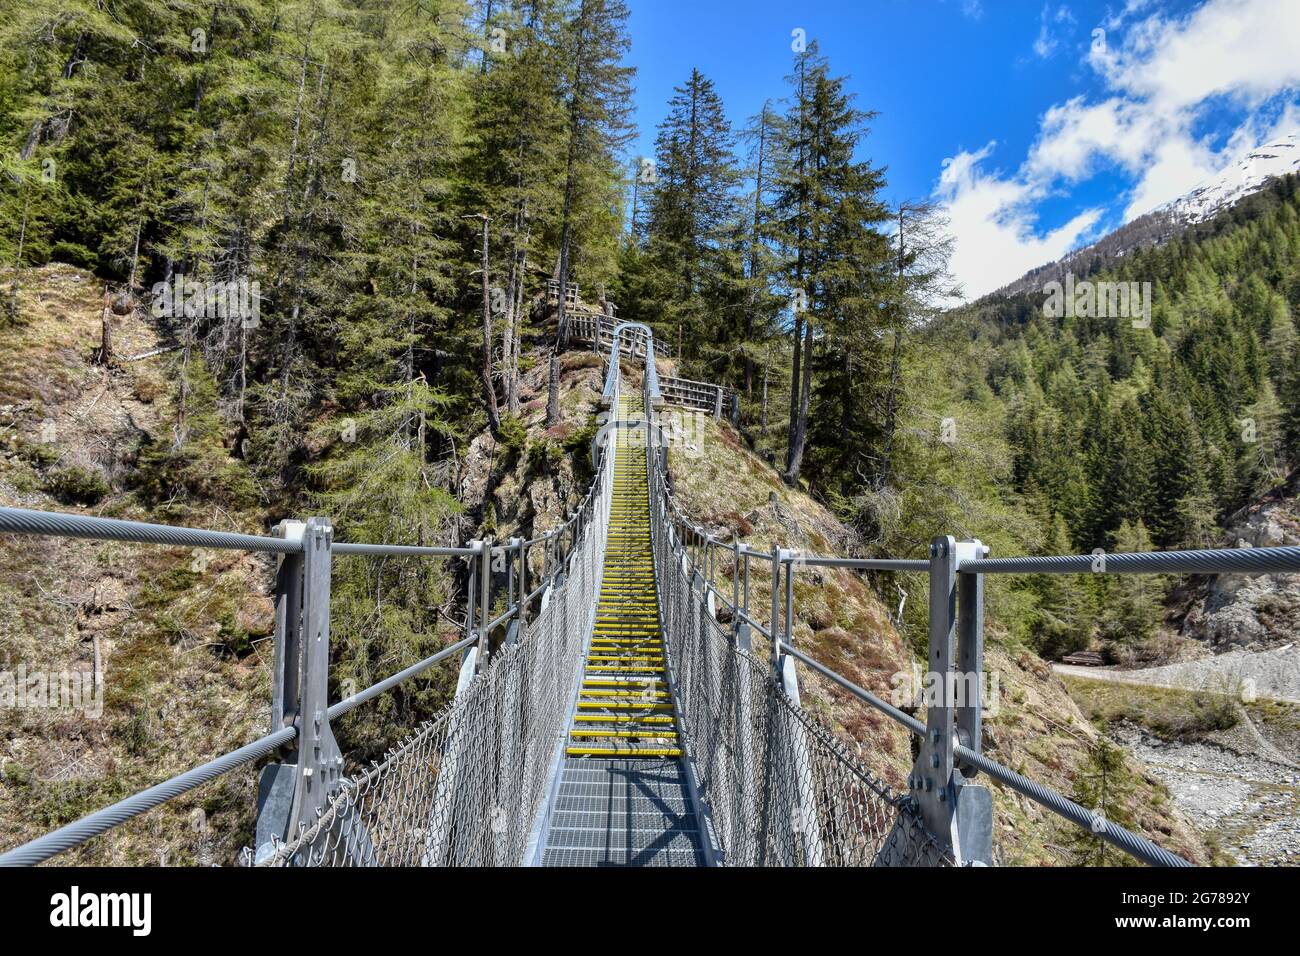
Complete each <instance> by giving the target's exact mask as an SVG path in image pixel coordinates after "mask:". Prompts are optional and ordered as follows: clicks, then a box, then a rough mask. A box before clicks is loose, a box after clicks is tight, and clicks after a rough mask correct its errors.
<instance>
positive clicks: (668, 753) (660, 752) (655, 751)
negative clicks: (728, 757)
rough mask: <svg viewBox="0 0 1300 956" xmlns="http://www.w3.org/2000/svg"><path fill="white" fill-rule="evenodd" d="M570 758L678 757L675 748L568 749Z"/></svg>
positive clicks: (677, 751)
mask: <svg viewBox="0 0 1300 956" xmlns="http://www.w3.org/2000/svg"><path fill="white" fill-rule="evenodd" d="M565 753H567V754H568V755H569V756H570V757H680V756H681V755H682V752H681V750H680V749H679V748H677V747H669V748H660V747H569V748H568V749H567V750H566V751H565Z"/></svg>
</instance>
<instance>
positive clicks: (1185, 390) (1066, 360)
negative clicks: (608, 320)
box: [909, 177, 1300, 658]
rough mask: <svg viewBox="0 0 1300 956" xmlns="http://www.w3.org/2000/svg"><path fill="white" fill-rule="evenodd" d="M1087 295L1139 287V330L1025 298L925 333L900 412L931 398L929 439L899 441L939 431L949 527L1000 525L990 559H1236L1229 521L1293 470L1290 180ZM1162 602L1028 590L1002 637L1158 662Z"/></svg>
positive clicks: (1128, 266)
mask: <svg viewBox="0 0 1300 956" xmlns="http://www.w3.org/2000/svg"><path fill="white" fill-rule="evenodd" d="M1090 278H1091V279H1093V280H1096V281H1103V280H1111V281H1124V282H1149V283H1151V289H1152V295H1151V301H1152V310H1151V313H1152V314H1151V324H1150V328H1142V327H1140V326H1141V323H1140V322H1139V323H1136V324H1135V323H1134V322H1133V321H1130V320H1129V319H1128V318H1086V317H1077V316H1076V317H1062V318H1052V317H1049V316H1048V315H1046V314H1045V310H1044V308H1043V301H1044V296H1043V295H1041V294H1034V295H1030V294H1022V295H1018V296H1015V297H1011V298H997V297H994V298H990V299H988V300H985V301H984V302H982V303H981V304H979V305H978V306H976V307H973V308H970V309H967V310H964V311H961V312H957V313H953V314H950V315H947V316H945V318H944V319H943V321H942V322H939V323H936V324H934V325H932V326H931V327H929V328H927V329H925V330H924V332H923V341H924V345H923V347H922V348H921V349H920V350H919V351H918V352H917V353H915V354H916V359H917V361H916V364H915V367H914V368H913V374H914V375H916V376H919V377H918V378H917V380H916V381H915V383H914V387H915V389H916V392H915V393H914V394H920V393H922V392H923V391H924V392H928V393H929V394H930V395H931V396H933V397H932V399H931V400H930V401H929V402H928V403H927V404H926V408H927V409H928V415H929V418H930V419H931V421H930V422H929V424H928V426H927V423H926V421H925V417H924V416H923V417H922V418H920V419H918V420H916V422H915V424H916V426H917V427H918V428H920V429H926V428H927V427H928V428H929V429H930V430H935V431H937V429H938V427H939V419H940V418H942V417H952V418H954V419H955V433H956V440H955V441H954V442H953V443H952V444H951V446H950V447H943V448H942V451H941V452H940V457H941V458H943V457H950V459H951V461H952V463H953V465H954V466H955V467H954V472H953V474H954V476H955V477H954V479H953V480H954V483H955V484H957V485H958V486H960V487H961V488H963V489H964V491H963V494H968V495H970V496H971V500H972V501H973V502H974V503H975V505H976V508H975V511H974V512H973V514H972V516H971V517H969V518H967V519H966V520H965V521H964V522H962V523H963V524H964V525H965V526H966V527H967V528H968V529H969V530H970V531H971V532H972V533H983V534H984V535H985V537H986V539H987V538H988V537H989V532H987V531H986V528H987V525H986V524H985V523H984V522H982V521H980V520H978V517H977V516H978V515H979V514H980V512H981V510H982V509H986V508H997V507H1004V508H1006V509H1008V514H1009V515H1010V513H1012V512H1014V515H1015V520H1013V521H1008V522H1005V523H1003V524H1002V530H1001V532H1000V533H999V534H997V535H996V536H995V537H994V544H995V547H996V548H998V549H999V550H1001V551H1002V553H1012V552H1032V551H1041V552H1044V553H1064V552H1069V553H1086V552H1089V551H1092V550H1094V549H1096V548H1102V549H1105V550H1107V551H1116V550H1119V551H1131V550H1150V549H1152V548H1197V547H1208V546H1218V545H1220V544H1225V543H1226V544H1234V543H1235V541H1227V542H1225V541H1224V540H1223V533H1224V530H1225V529H1226V528H1227V527H1228V526H1229V525H1231V524H1232V523H1233V516H1234V514H1235V513H1236V512H1238V511H1239V510H1240V509H1242V508H1244V507H1246V506H1247V505H1249V504H1250V503H1251V502H1252V501H1254V500H1255V499H1257V498H1258V497H1259V496H1261V495H1262V494H1264V493H1265V492H1267V491H1269V490H1270V489H1273V488H1275V487H1277V486H1279V485H1281V484H1283V483H1284V480H1285V478H1286V476H1287V475H1288V474H1290V473H1291V471H1292V469H1294V467H1295V464H1296V460H1297V456H1298V455H1300V353H1297V335H1296V333H1297V329H1296V323H1295V316H1296V314H1297V309H1300V187H1298V184H1297V180H1296V178H1295V177H1288V178H1286V179H1283V180H1276V181H1274V183H1273V184H1272V185H1271V186H1270V187H1269V188H1268V189H1267V190H1265V191H1264V192H1263V193H1261V194H1259V195H1256V196H1254V197H1252V198H1250V199H1247V200H1246V201H1244V202H1242V203H1241V204H1239V205H1238V206H1237V207H1235V208H1233V209H1232V210H1229V211H1228V212H1226V213H1224V214H1222V215H1221V216H1220V217H1219V218H1218V219H1216V220H1215V221H1213V222H1212V223H1209V224H1207V225H1206V226H1205V227H1202V228H1201V229H1199V230H1196V231H1193V232H1188V233H1185V234H1184V235H1182V236H1180V237H1179V238H1177V239H1175V240H1173V241H1171V242H1169V243H1168V244H1166V245H1163V246H1159V247H1156V248H1152V249H1148V250H1144V251H1142V252H1139V253H1137V254H1135V255H1132V256H1130V257H1125V258H1124V259H1123V261H1122V264H1121V265H1120V266H1118V267H1116V268H1114V269H1112V270H1108V271H1103V272H1099V273H1096V274H1094V275H1092V276H1090ZM918 464H921V465H922V466H923V467H921V468H919V469H918V468H915V467H912V468H910V469H909V472H910V475H911V478H912V482H913V484H919V485H920V486H925V485H926V484H927V481H926V475H927V474H929V473H931V459H930V458H928V457H926V456H922V457H921V458H920V459H919V460H918ZM972 472H978V473H979V475H980V477H978V478H975V477H973V476H972ZM990 480H992V481H993V482H994V483H995V484H994V486H993V487H989V486H988V484H987V483H988V482H989V481H990ZM981 485H984V487H983V489H981V487H980V486H981ZM935 490H937V491H939V493H940V494H942V487H940V488H938V489H935ZM912 520H914V518H913V519H912ZM1175 583H1176V582H1173V581H1168V580H1151V579H1146V578H1145V577H1131V578H1129V577H1125V578H1117V579H1110V580H1106V579H1104V578H1100V577H1099V578H1097V579H1096V580H1088V581H1082V580H1080V579H1073V578H1056V579H1047V578H1044V579H1041V580H1038V581H1031V582H1028V583H1027V584H1026V587H1025V590H1023V591H1022V592H1020V593H1018V594H1015V595H1008V599H1009V600H1014V603H1016V604H1017V605H1018V608H1017V610H1016V612H1015V613H1014V615H1013V616H1012V617H1011V618H1010V619H1009V620H1008V621H1007V623H1008V624H1009V625H1011V626H1012V628H1013V629H1014V630H1018V631H1019V633H1021V634H1023V635H1024V636H1026V637H1029V638H1032V640H1033V641H1034V642H1035V644H1036V646H1037V647H1038V648H1039V649H1040V650H1041V651H1042V652H1044V653H1045V654H1048V655H1053V656H1054V655H1057V654H1060V653H1063V652H1065V651H1068V650H1070V649H1074V648H1078V647H1082V646H1085V645H1087V644H1088V643H1089V641H1091V640H1100V641H1101V642H1103V644H1104V645H1105V646H1107V647H1108V648H1109V649H1110V650H1111V651H1113V652H1114V653H1115V654H1116V655H1117V656H1119V657H1121V658H1122V657H1124V656H1125V655H1128V654H1134V653H1136V654H1139V655H1146V653H1147V652H1148V651H1150V653H1151V654H1152V655H1154V654H1155V650H1154V649H1152V648H1145V647H1144V643H1145V642H1146V641H1148V639H1151V638H1152V637H1153V636H1154V634H1155V632H1156V629H1157V627H1158V625H1159V624H1160V623H1161V620H1162V617H1163V610H1162V608H1163V604H1164V599H1165V597H1166V592H1167V590H1168V589H1169V588H1170V587H1171V586H1173V585H1174V584H1175Z"/></svg>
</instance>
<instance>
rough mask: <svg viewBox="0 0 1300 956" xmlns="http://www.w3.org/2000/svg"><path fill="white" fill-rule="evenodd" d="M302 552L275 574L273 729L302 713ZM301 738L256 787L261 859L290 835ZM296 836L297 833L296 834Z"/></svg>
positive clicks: (289, 533)
mask: <svg viewBox="0 0 1300 956" xmlns="http://www.w3.org/2000/svg"><path fill="white" fill-rule="evenodd" d="M306 528H307V526H306V525H305V524H304V523H303V522H301V521H291V520H288V519H286V520H284V521H281V522H280V523H279V524H278V525H276V526H275V531H274V534H275V536H276V537H277V538H284V539H285V540H287V541H296V542H298V543H299V544H301V543H302V541H303V535H304V532H305V531H306ZM302 585H303V555H302V552H300V551H299V552H290V553H288V554H282V555H280V559H279V566H278V567H277V568H276V574H275V657H274V661H273V663H272V667H273V671H272V677H271V731H272V732H275V731H277V730H283V729H284V728H286V727H292V726H294V725H295V724H296V723H297V722H298V721H299V719H300V715H301V713H302V646H303V638H302V635H303V620H302ZM298 744H299V740H298V738H296V737H295V738H294V740H293V741H292V742H291V743H289V744H286V745H285V748H284V750H283V752H282V758H283V762H280V763H272V764H268V765H267V766H266V767H264V768H262V773H261V776H260V778H259V780H258V786H257V824H256V836H255V840H254V846H255V847H256V858H257V859H258V860H259V861H260V860H262V859H265V858H266V857H269V856H271V855H272V854H273V853H274V852H275V844H276V842H277V841H284V840H287V839H289V836H290V832H291V831H290V817H291V816H292V814H293V811H294V800H295V797H296V795H297V788H298V767H297V765H298V763H299V747H298ZM295 835H296V833H295Z"/></svg>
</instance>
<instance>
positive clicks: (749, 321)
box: [745, 103, 767, 395]
mask: <svg viewBox="0 0 1300 956" xmlns="http://www.w3.org/2000/svg"><path fill="white" fill-rule="evenodd" d="M766 145H767V104H766V103H764V104H763V113H762V116H761V118H760V119H759V121H758V163H757V165H756V166H755V170H754V222H753V228H752V231H751V234H750V239H749V242H750V246H749V303H748V305H747V307H746V309H745V344H746V346H748V345H750V344H752V343H753V341H754V319H755V312H756V311H757V302H756V300H757V298H758V285H757V283H758V267H759V255H758V242H759V239H758V228H759V219H760V218H761V216H762V209H763V153H764V150H765V147H766ZM764 375H766V370H765V371H764ZM766 387H767V383H766V381H764V388H765V389H766ZM745 394H746V395H753V394H754V360H753V359H752V358H751V357H750V355H749V352H745ZM765 394H766V393H765Z"/></svg>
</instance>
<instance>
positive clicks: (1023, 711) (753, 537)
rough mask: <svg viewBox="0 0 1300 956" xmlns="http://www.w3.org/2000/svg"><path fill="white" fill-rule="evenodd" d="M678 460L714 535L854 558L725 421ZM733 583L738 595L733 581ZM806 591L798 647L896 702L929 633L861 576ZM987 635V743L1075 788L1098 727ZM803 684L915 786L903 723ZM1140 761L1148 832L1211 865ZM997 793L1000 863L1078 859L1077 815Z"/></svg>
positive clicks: (1041, 668) (1045, 674)
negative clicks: (991, 679) (906, 627)
mask: <svg viewBox="0 0 1300 956" xmlns="http://www.w3.org/2000/svg"><path fill="white" fill-rule="evenodd" d="M672 469H673V476H674V481H675V484H676V487H677V489H678V493H679V494H680V496H681V499H682V502H683V506H684V507H686V508H687V509H688V511H689V512H690V514H691V516H692V517H693V518H694V519H695V520H696V521H698V522H701V523H703V524H705V525H707V526H708V527H709V528H710V529H712V530H714V531H715V533H716V532H718V531H724V532H730V533H738V534H740V536H741V537H742V538H743V539H745V540H747V541H748V542H749V543H751V544H752V545H754V546H755V547H759V548H762V549H764V550H769V549H770V547H771V546H772V545H773V544H774V543H779V544H780V545H781V546H782V547H786V548H795V549H798V550H803V551H807V552H809V553H813V554H835V553H845V547H844V545H845V543H846V542H847V540H848V533H847V531H846V530H845V528H844V527H843V526H842V525H841V524H840V523H839V522H838V521H837V520H836V519H835V517H834V516H833V515H832V514H831V513H830V512H828V511H827V510H826V509H825V508H824V507H822V506H821V505H820V504H818V503H817V502H816V501H814V500H813V499H811V498H810V497H808V496H807V495H805V494H803V493H801V492H799V491H795V490H792V489H790V488H787V487H786V486H785V485H784V484H783V483H782V482H781V481H780V479H779V477H778V476H777V474H776V473H775V472H774V471H773V470H772V469H771V468H770V467H769V466H768V465H767V464H766V463H764V462H763V461H762V460H760V459H759V458H758V457H757V456H755V455H753V454H751V453H750V452H749V451H747V450H746V449H744V448H743V447H742V445H741V443H740V441H739V439H738V437H737V436H736V434H735V432H734V431H732V430H731V428H729V427H727V426H718V425H715V424H714V423H713V422H712V421H708V422H707V424H706V427H705V430H704V438H703V441H702V442H701V443H700V444H699V445H698V446H697V447H695V448H691V447H689V446H685V447H678V448H676V449H674V450H673V452H672ZM719 564H720V565H721V567H720V568H719V575H718V576H719V579H720V581H721V582H729V581H730V570H731V569H730V562H729V561H728V560H727V559H726V557H725V555H724V556H723V558H722V560H721V561H720V562H719ZM750 578H751V587H752V589H753V596H752V597H751V612H752V613H754V615H755V616H756V617H758V618H759V619H760V620H763V621H765V622H766V620H767V617H768V613H767V610H766V609H767V607H768V598H767V595H768V593H769V590H768V588H769V581H770V574H766V573H764V571H763V569H762V568H761V567H759V566H758V565H757V564H756V563H755V564H753V565H751V574H750ZM901 585H902V587H903V588H905V589H906V590H907V591H909V592H910V594H909V598H908V599H909V600H910V601H921V602H923V603H924V602H925V601H926V599H927V598H926V594H925V582H924V578H923V576H915V577H913V578H911V579H910V580H904V581H902V582H901ZM723 587H724V591H727V592H728V593H729V589H730V584H729V583H725V584H724V585H723ZM795 591H796V602H795V603H796V611H797V613H796V626H795V640H796V643H797V644H798V645H800V646H801V647H803V648H806V649H807V650H808V653H809V654H811V655H812V656H813V657H815V658H817V659H818V660H820V661H822V662H823V663H825V664H827V665H828V666H830V667H832V668H834V669H835V670H837V671H839V672H840V673H841V674H844V675H845V676H846V677H848V678H850V679H851V680H853V681H854V682H856V683H858V684H859V685H861V686H863V687H866V688H868V689H870V690H873V691H875V692H876V693H878V694H881V695H882V696H885V697H886V698H889V697H890V694H891V690H892V688H894V687H895V686H896V679H895V675H898V674H900V673H905V672H907V671H908V670H909V669H910V668H911V667H912V664H913V659H914V652H913V650H912V647H913V646H917V647H919V646H922V645H923V643H924V641H925V636H924V635H923V634H921V635H907V638H908V639H906V640H905V639H904V637H905V636H904V635H901V634H900V633H899V631H898V630H897V629H896V628H895V626H894V624H893V623H892V620H891V614H890V610H889V609H888V608H887V607H886V606H885V605H884V604H883V603H882V601H881V599H880V598H879V596H878V595H877V594H876V592H875V590H874V589H873V588H872V586H871V585H870V583H869V582H868V580H867V579H866V578H864V577H863V576H861V575H857V574H854V573H851V572H845V571H839V570H818V571H803V572H801V574H800V576H799V577H798V578H797V583H796V586H795ZM894 600H897V596H896V592H895V597H894ZM988 630H989V632H990V638H989V646H988V648H987V651H986V658H987V659H986V668H987V669H988V670H989V671H990V673H991V674H992V675H995V676H996V677H997V679H998V683H999V686H1000V689H1001V693H1000V709H999V712H998V713H997V715H996V716H991V717H989V718H987V719H986V721H985V725H984V726H985V747H986V750H987V751H988V752H989V753H990V754H991V755H992V756H994V757H995V758H996V759H998V760H1000V761H1002V762H1003V763H1005V764H1007V765H1008V766H1010V767H1012V768H1013V769H1015V770H1017V771H1019V772H1021V773H1023V774H1025V775H1026V776H1029V777H1031V778H1032V779H1035V780H1038V781H1040V782H1043V783H1046V784H1048V785H1050V786H1053V787H1055V788H1057V789H1058V790H1061V791H1063V792H1065V793H1066V794H1067V795H1068V794H1070V793H1071V791H1072V787H1073V779H1074V775H1075V773H1076V772H1078V770H1079V768H1080V766H1081V765H1082V763H1083V762H1084V761H1085V760H1086V758H1087V752H1088V746H1089V743H1090V742H1091V741H1092V740H1094V739H1095V738H1096V735H1097V731H1096V729H1095V728H1094V727H1093V726H1092V725H1091V724H1089V723H1088V721H1087V720H1086V719H1085V718H1084V716H1083V715H1082V713H1081V712H1080V711H1079V709H1078V707H1077V706H1076V705H1075V704H1074V703H1073V702H1072V701H1071V699H1070V697H1069V695H1068V694H1067V692H1066V690H1065V688H1064V686H1063V685H1062V684H1061V682H1060V681H1059V680H1057V679H1056V678H1055V677H1054V676H1053V675H1052V674H1051V671H1050V669H1049V668H1048V666H1047V665H1046V664H1045V663H1044V662H1043V661H1041V660H1040V659H1039V658H1038V657H1037V656H1035V655H1034V654H1032V653H1031V652H1029V651H1027V650H1021V649H1009V648H1007V647H1004V646H1003V645H1002V644H1001V643H999V642H998V640H997V628H996V624H995V623H994V624H991V625H990V627H989V628H988ZM800 689H801V694H802V695H803V702H804V705H805V707H807V708H808V709H809V710H811V711H813V712H815V713H817V714H818V715H819V716H820V717H821V718H822V719H823V720H825V721H826V722H827V724H828V725H829V726H830V727H832V728H833V729H834V730H835V732H836V733H837V734H839V735H840V736H841V737H842V738H843V739H844V740H845V741H847V742H849V743H850V744H851V746H852V747H854V748H856V750H857V753H858V754H859V755H860V757H861V759H862V760H863V762H864V763H865V764H866V766H867V767H868V768H870V769H871V770H873V771H874V772H876V773H877V774H878V775H880V776H882V777H884V778H885V779H886V780H888V781H889V782H890V783H891V784H893V785H894V786H896V787H901V786H902V785H903V783H904V782H905V780H906V777H907V772H908V769H909V768H910V766H911V762H912V754H911V742H910V741H909V740H908V734H907V733H906V732H905V731H903V730H902V729H901V728H899V727H897V725H895V724H893V722H892V721H889V720H888V719H887V718H886V717H884V716H883V715H881V714H879V713H877V712H876V711H874V710H872V709H870V708H868V707H866V706H865V705H863V704H860V703H859V702H858V701H856V700H855V699H852V698H850V697H849V695H848V694H847V693H845V692H844V691H842V690H840V689H839V688H838V687H836V686H835V685H833V684H830V683H829V682H827V681H825V680H822V679H821V678H819V677H817V676H816V675H813V674H810V673H809V672H808V671H807V669H802V670H801V672H800ZM895 702H896V703H897V702H898V701H895ZM1130 764H1131V768H1132V770H1133V773H1134V774H1135V776H1136V788H1135V790H1134V793H1133V796H1132V799H1131V801H1130V804H1131V805H1130V809H1131V810H1132V812H1133V813H1134V815H1135V818H1136V819H1137V820H1138V822H1139V828H1140V829H1141V831H1142V832H1143V833H1144V834H1145V835H1146V836H1148V837H1150V838H1151V839H1154V840H1157V841H1158V842H1160V843H1162V844H1163V845H1165V846H1167V847H1168V848H1169V849H1171V850H1174V851H1175V852H1178V853H1182V854H1184V855H1186V856H1188V857H1189V858H1191V859H1193V860H1195V861H1197V862H1207V861H1208V860H1209V859H1210V851H1209V850H1208V849H1207V847H1206V846H1205V843H1204V841H1203V840H1202V839H1201V838H1200V837H1199V835H1198V834H1197V833H1196V832H1195V831H1194V830H1193V829H1192V828H1191V827H1190V825H1189V824H1187V822H1186V821H1185V820H1184V819H1183V818H1182V817H1181V815H1179V814H1178V813H1177V811H1175V810H1174V808H1173V806H1172V804H1171V803H1170V800H1169V795H1168V793H1167V792H1166V791H1165V789H1164V788H1163V786H1161V785H1160V784H1159V783H1158V782H1157V781H1156V780H1155V778H1154V777H1152V776H1150V775H1149V774H1146V773H1144V772H1143V770H1142V768H1141V767H1140V766H1139V765H1137V764H1136V762H1134V761H1130ZM994 793H995V798H994V807H995V814H996V821H995V825H996V832H995V847H996V849H995V853H996V857H997V859H998V861H999V862H1001V863H1004V864H1017V865H1024V864H1052V863H1061V862H1066V861H1067V859H1066V857H1065V855H1064V851H1062V850H1061V849H1060V844H1061V842H1062V837H1063V836H1064V835H1065V833H1066V830H1065V828H1066V827H1068V824H1063V823H1062V822H1061V821H1059V819H1058V818H1056V817H1055V816H1054V815H1052V814H1049V813H1048V812H1047V811H1044V810H1042V809H1040V808H1039V807H1038V806H1037V805H1036V804H1033V803H1030V802H1029V801H1027V800H1025V799H1023V798H1021V797H1020V796H1019V795H1017V794H1014V793H1012V792H1010V791H1008V790H1004V789H1001V788H998V787H996V786H995V787H994Z"/></svg>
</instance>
